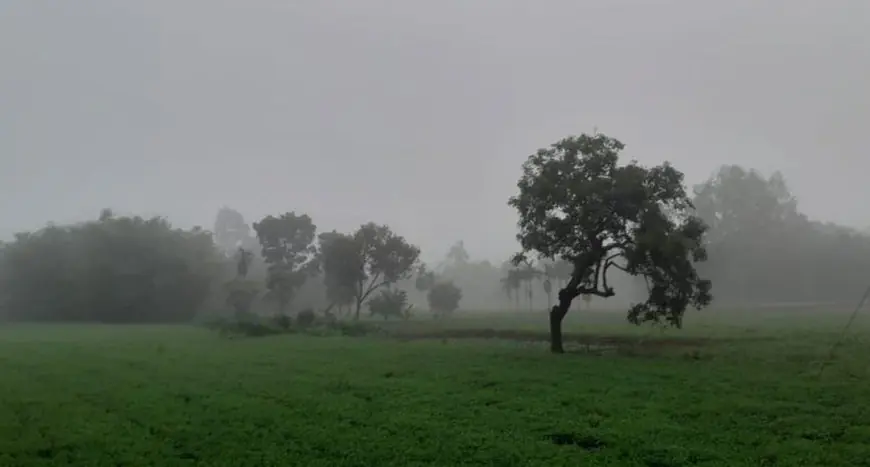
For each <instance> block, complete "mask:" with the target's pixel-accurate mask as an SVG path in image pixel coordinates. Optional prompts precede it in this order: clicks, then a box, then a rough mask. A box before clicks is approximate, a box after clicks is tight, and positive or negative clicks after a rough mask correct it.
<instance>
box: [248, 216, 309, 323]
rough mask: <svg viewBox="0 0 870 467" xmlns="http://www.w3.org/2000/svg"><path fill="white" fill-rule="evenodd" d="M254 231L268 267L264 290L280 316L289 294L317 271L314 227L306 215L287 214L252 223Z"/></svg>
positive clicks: (287, 301)
mask: <svg viewBox="0 0 870 467" xmlns="http://www.w3.org/2000/svg"><path fill="white" fill-rule="evenodd" d="M254 230H255V231H256V232H257V238H258V239H259V241H260V245H261V246H262V248H263V258H264V259H265V261H266V264H268V265H269V268H268V277H267V280H266V286H267V288H268V289H269V291H270V292H272V295H273V296H274V298H275V300H276V301H277V303H278V314H279V315H282V316H283V315H284V312H285V310H286V308H287V304H288V303H290V300H291V299H292V298H293V293H294V292H295V291H296V290H297V289H298V288H299V287H301V286H302V284H304V283H305V280H306V279H308V277H309V276H310V275H311V274H313V273H314V272H315V271H316V270H317V267H318V266H317V261H316V253H317V247H316V246H315V245H314V237H315V232H316V231H317V227H316V226H315V225H314V223H313V222H312V221H311V218H310V217H308V215H307V214H302V215H296V213H294V212H288V213H286V214H283V215H281V216H280V217H273V216H267V217H265V218H264V219H263V220H261V221H260V222H255V223H254Z"/></svg>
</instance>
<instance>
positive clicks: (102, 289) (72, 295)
mask: <svg viewBox="0 0 870 467" xmlns="http://www.w3.org/2000/svg"><path fill="white" fill-rule="evenodd" d="M219 272H220V260H219V257H218V255H217V252H216V250H215V249H214V245H213V242H212V238H211V234H209V233H208V232H205V231H203V230H201V229H190V230H182V229H174V228H172V226H171V225H170V224H169V223H168V222H167V221H166V220H165V219H162V218H159V217H155V218H152V219H143V218H141V217H116V216H115V215H114V214H113V213H112V212H111V211H110V210H108V209H106V210H103V211H102V212H101V213H100V216H99V218H98V220H92V221H88V222H84V223H80V224H75V225H67V226H57V225H55V226H49V227H46V228H44V229H41V230H38V231H35V232H28V233H20V234H17V235H16V236H15V240H14V241H12V242H9V243H7V244H6V245H5V246H4V248H3V254H2V261H0V297H2V298H3V299H4V301H5V302H6V305H7V306H6V308H7V313H6V315H7V317H8V318H10V319H14V320H28V321H52V320H57V321H93V322H107V323H124V322H127V323H132V322H183V321H188V320H190V319H191V318H193V316H194V314H195V313H196V312H197V311H198V310H199V309H200V307H201V306H202V305H203V304H204V303H205V301H206V299H207V298H208V297H209V295H210V293H211V292H212V286H213V285H214V284H216V283H217V280H218V275H219Z"/></svg>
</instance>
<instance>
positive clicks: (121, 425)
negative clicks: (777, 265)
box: [0, 309, 870, 467]
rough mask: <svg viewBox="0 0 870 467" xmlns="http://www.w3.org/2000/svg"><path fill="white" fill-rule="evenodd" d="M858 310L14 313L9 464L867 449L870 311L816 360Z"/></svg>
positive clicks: (0, 330) (854, 460) (7, 337)
mask: <svg viewBox="0 0 870 467" xmlns="http://www.w3.org/2000/svg"><path fill="white" fill-rule="evenodd" d="M868 315H870V313H868ZM846 319H847V313H843V312H842V311H840V310H824V311H822V310H800V309H789V310H774V309H771V310H756V311H742V312H739V311H731V312H725V311H720V312H705V313H699V314H697V315H695V317H694V318H692V319H690V320H689V321H687V323H686V329H685V330H683V331H680V332H677V331H673V332H667V333H664V334H662V333H659V332H658V331H653V332H650V330H649V329H637V328H633V327H631V326H628V325H626V324H624V322H623V316H622V315H621V314H618V313H590V312H586V313H575V314H573V315H569V321H568V323H567V325H566V326H567V330H568V331H569V332H571V333H572V340H571V342H572V343H573V344H572V346H571V347H570V348H571V349H572V351H571V352H569V353H568V354H566V355H563V356H552V355H549V354H548V353H547V352H546V344H545V343H543V342H540V337H541V336H543V331H544V330H545V329H546V318H545V316H544V315H543V313H536V314H502V315H493V314H483V313H480V314H469V316H466V317H457V318H456V319H455V320H453V321H451V322H449V323H435V322H431V320H425V319H423V318H420V319H419V320H417V321H411V322H408V323H392V324H390V325H388V326H387V327H388V328H389V331H390V333H391V334H393V335H395V336H401V338H395V337H378V338H375V337H364V338H350V337H310V336H299V335H292V336H272V337H264V338H249V339H223V338H220V337H218V336H217V335H216V334H215V333H214V332H211V331H207V330H204V329H198V328H192V327H136V326H129V327H110V326H23V325H16V326H8V325H7V326H5V327H0V365H2V366H0V368H2V376H0V466H4V467H6V466H9V467H12V466H38V465H82V466H88V467H98V466H140V465H142V466H144V465H154V466H173V465H207V466H272V465H274V466H279V465H280V466H287V465H300V466H310V467H315V466H344V465H346V466H351V465H354V466H387V465H396V466H414V465H439V466H446V467H450V466H460V465H493V466H513V465H517V466H520V465H522V466H532V465H542V466H559V465H571V466H574V465H588V466H595V465H612V466H649V467H666V466H714V465H717V466H729V467H731V466H741V465H747V466H748V465H752V466H763V465H770V466H773V465H777V466H786V465H807V466H825V467H828V466H838V465H843V466H846V465H850V466H857V465H870V460H868V459H870V443H868V440H870V410H868V404H867V401H870V384H868V382H870V373H868V366H867V361H866V355H867V352H868V350H870V341H868V340H867V339H865V338H864V336H866V335H867V332H868V331H870V316H868V317H867V318H861V319H859V322H857V323H856V325H855V326H854V327H853V332H852V333H851V334H850V336H849V337H848V338H847V339H846V341H845V343H844V344H843V346H842V347H841V348H840V349H839V351H838V353H837V356H836V359H835V361H834V362H833V363H832V364H831V365H830V366H829V367H828V368H827V370H826V371H825V373H824V375H823V376H822V377H821V378H817V377H816V375H817V374H818V369H819V361H820V360H822V359H823V358H824V356H825V355H826V353H827V350H828V346H829V345H830V343H831V341H832V340H833V339H834V336H835V335H836V333H837V331H839V328H840V327H842V325H843V324H844V323H845V321H846ZM508 331H513V334H511V333H510V332H508ZM518 331H522V332H518ZM578 332H579V334H577V333H578ZM474 335H478V336H507V337H514V338H516V339H521V340H522V342H520V341H518V340H509V339H490V340H482V339H466V338H462V339H460V338H458V337H470V336H474ZM427 336H428V337H433V338H428V339H427V338H424V337H427ZM536 336H537V337H536Z"/></svg>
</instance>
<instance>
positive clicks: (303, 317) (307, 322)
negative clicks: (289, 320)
mask: <svg viewBox="0 0 870 467" xmlns="http://www.w3.org/2000/svg"><path fill="white" fill-rule="evenodd" d="M315 319H316V316H315V314H314V310H312V309H311V308H306V309H304V310H302V311H300V312H299V314H298V315H296V325H297V326H299V327H300V328H302V329H305V328H309V327H311V325H312V324H314V321H315Z"/></svg>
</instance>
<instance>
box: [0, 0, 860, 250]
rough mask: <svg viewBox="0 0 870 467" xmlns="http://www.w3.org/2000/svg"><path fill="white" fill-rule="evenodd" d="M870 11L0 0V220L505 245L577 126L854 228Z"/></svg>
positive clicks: (774, 4)
mask: <svg viewBox="0 0 870 467" xmlns="http://www.w3.org/2000/svg"><path fill="white" fill-rule="evenodd" d="M868 26H870V5H868V4H867V2H863V1H860V0H854V1H845V0H841V1H836V2H825V3H824V4H823V3H820V2H818V1H815V0H791V1H788V2H786V1H770V2H752V1H748V0H740V1H732V2H721V3H712V2H707V3H701V2H689V1H675V0H671V1H658V2H640V1H613V0H607V1H561V0H560V1H555V0H551V1H547V2H542V3H533V2H522V1H516V0H514V1H509V0H498V1H494V0H493V1H488V0H487V1H484V0H479V1H475V2H467V1H458V0H449V1H441V2H389V1H374V0H366V1H358V2H301V1H299V2H278V1H264V0H260V1H257V0H252V1H246V2H230V1H212V0H209V1H186V2H169V1H159V0H155V1H148V2H123V3H118V2H111V1H108V0H104V1H96V0H82V1H77V2H48V1H28V2H6V3H5V4H4V5H3V7H2V13H0V60H2V67H3V73H0V108H2V109H3V110H2V112H0V158H2V162H3V167H4V168H5V169H4V170H2V171H0V215H2V218H3V220H4V221H3V223H2V226H0V230H2V232H0V235H2V236H3V237H4V238H8V237H9V236H11V234H12V233H13V232H15V231H19V230H25V229H33V228H38V227H40V226H42V225H44V224H45V223H46V222H47V221H49V220H51V221H54V222H59V223H64V222H70V221H75V220H81V219H85V218H92V217H94V216H95V215H96V213H98V212H99V209H101V208H103V207H106V206H109V207H112V208H114V209H116V210H117V211H119V212H122V213H136V214H143V215H150V214H160V215H165V216H167V217H168V218H169V219H170V220H172V221H173V222H174V223H175V224H177V225H181V226H192V225H204V226H208V225H210V224H211V222H212V219H213V216H214V213H215V211H216V209H217V208H219V207H220V206H222V205H224V204H228V205H231V206H233V207H234V208H236V209H238V210H240V211H241V212H243V213H245V215H246V216H247V217H249V218H254V219H256V218H259V217H262V216H264V215H266V214H269V213H276V212H284V211H287V210H291V209H295V210H300V211H304V212H308V213H310V214H311V215H312V217H313V218H314V219H315V220H316V221H317V223H318V225H321V226H322V227H323V228H327V229H332V228H336V229H339V230H347V229H350V228H353V227H354V226H357V225H359V224H360V223H362V222H365V221H368V220H376V221H378V222H383V223H388V224H389V225H391V226H393V227H394V228H395V229H396V230H397V231H399V232H402V233H403V234H404V235H405V236H407V237H408V238H410V239H413V240H414V241H415V242H417V243H419V244H420V245H421V247H422V249H423V251H424V256H427V259H430V260H434V259H435V258H437V257H439V256H441V255H442V254H443V253H444V252H446V251H447V249H448V247H449V246H450V245H451V244H452V243H453V242H455V241H457V240H459V239H462V240H464V241H465V244H466V245H467V248H468V249H469V251H471V252H472V253H473V254H474V255H475V256H478V257H481V258H485V259H488V260H491V261H501V260H503V258H504V257H505V256H506V255H508V254H510V253H512V252H513V251H514V250H515V249H516V246H515V242H514V239H513V235H514V231H515V229H514V224H515V222H516V215H515V213H514V212H513V211H512V210H511V209H510V208H508V207H507V206H506V205H505V200H506V199H507V197H508V196H510V195H511V194H513V192H514V191H515V182H516V179H517V177H518V176H519V165H520V163H521V162H522V161H523V160H524V158H525V157H526V156H527V155H528V154H530V153H531V152H533V151H534V150H535V149H537V148H538V147H541V146H545V145H547V144H549V143H551V142H553V141H555V140H556V139H558V138H561V137H563V136H565V135H568V134H576V133H579V132H582V131H591V130H592V129H593V128H595V127H597V128H599V129H600V130H602V131H605V132H606V133H607V134H609V135H613V136H616V137H618V138H620V139H621V140H623V141H624V142H626V144H627V153H626V154H627V156H629V157H633V158H636V159H638V160H640V161H641V162H644V163H650V164H653V163H659V162H661V161H662V160H670V161H672V162H673V163H674V164H675V165H676V166H677V167H678V168H680V169H681V170H683V171H684V172H685V173H686V174H687V180H688V181H689V182H691V183H697V182H700V181H702V180H703V179H705V178H706V177H708V176H709V175H710V174H712V173H713V172H714V171H715V170H716V168H717V167H718V166H720V165H722V164H739V165H744V166H747V167H753V168H756V169H759V170H761V171H764V172H767V173H769V172H771V171H773V170H774V169H779V170H781V171H782V172H783V173H784V174H785V175H786V177H787V178H788V181H789V183H790V185H791V187H792V188H793V191H794V192H795V194H796V195H797V196H798V197H799V199H800V202H801V208H802V210H803V211H805V212H806V213H807V214H808V215H810V216H811V217H813V218H817V219H821V220H826V221H835V222H838V223H843V224H849V225H855V226H864V225H866V224H867V222H866V219H865V214H864V213H865V211H864V209H862V208H863V207H864V206H863V200H864V199H866V198H868V197H870V188H868V187H867V184H866V183H864V178H865V171H866V168H867V164H868V162H866V160H867V158H866V157H864V156H863V153H864V147H863V146H864V145H863V143H861V142H860V141H861V136H862V134H861V130H863V128H864V127H865V126H866V124H867V122H868V117H870V95H868V93H867V92H866V89H865V87H866V83H867V82H868V78H870V73H868V71H870V60H868V59H867V58H870V41H868V40H867V35H868V34H870V33H867V31H870V28H868Z"/></svg>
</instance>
